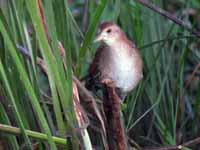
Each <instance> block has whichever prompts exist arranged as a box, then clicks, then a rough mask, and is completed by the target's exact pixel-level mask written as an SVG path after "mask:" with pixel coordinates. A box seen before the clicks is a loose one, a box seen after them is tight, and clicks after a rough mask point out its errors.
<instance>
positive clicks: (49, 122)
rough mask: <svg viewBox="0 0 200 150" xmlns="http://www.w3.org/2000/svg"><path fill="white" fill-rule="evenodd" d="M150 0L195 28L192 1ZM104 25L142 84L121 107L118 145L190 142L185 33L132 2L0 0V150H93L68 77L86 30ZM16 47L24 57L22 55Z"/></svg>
mask: <svg viewBox="0 0 200 150" xmlns="http://www.w3.org/2000/svg"><path fill="white" fill-rule="evenodd" d="M152 2H153V3H154V4H155V5H156V6H158V7H160V8H162V9H165V10H167V11H168V12H170V13H171V14H174V15H176V16H177V18H179V19H181V20H183V21H184V23H186V24H188V25H189V27H190V28H191V29H199V30H200V15H199V10H200V2H199V1H198V0H191V1H188V0H175V1H173V0H153V1H152ZM105 20H109V21H114V22H116V23H117V24H118V25H120V26H121V27H122V29H123V30H124V32H125V33H126V34H127V36H128V37H129V38H130V39H132V40H134V41H135V43H136V45H137V47H138V48H139V49H140V52H141V55H142V57H143V60H144V78H143V80H142V82H141V83H140V85H139V86H138V87H137V88H136V89H135V90H134V91H133V92H132V93H130V95H129V96H128V97H127V98H126V100H125V102H124V103H123V104H122V112H123V116H125V117H123V120H124V124H125V125H124V127H125V130H126V134H127V141H128V146H129V147H131V148H133V147H134V148H136V149H142V148H144V147H162V146H169V145H171V146H172V145H180V144H182V143H185V142H187V141H189V140H191V139H195V138H197V137H198V136H199V133H200V127H199V121H200V116H199V114H200V113H199V108H200V67H198V66H200V50H199V49H200V40H199V39H198V38H197V37H196V36H195V35H192V34H191V33H190V32H188V31H187V30H185V29H184V28H182V27H181V26H179V25H177V24H174V23H173V22H172V21H170V20H169V19H167V18H164V17H163V16H161V15H159V14H158V13H157V12H154V11H152V10H150V9H149V8H146V7H145V6H143V5H141V4H140V3H139V2H137V0H123V1H122V0H96V1H95V0H69V1H66V0H43V1H41V0H0V149H9V150H17V149H35V148H37V149H41V150H43V149H69V150H71V149H79V148H80V147H79V146H80V145H81V146H83V147H85V148H86V149H91V143H93V146H94V147H95V148H97V149H98V148H99V149H103V139H102V138H103V136H99V135H96V133H95V134H94V131H93V130H90V129H88V128H86V129H85V128H84V125H83V126H80V124H79V123H80V122H79V120H77V117H76V109H74V108H75V107H74V102H73V99H74V93H73V92H72V91H73V76H76V77H77V78H79V79H80V78H82V77H84V76H85V75H86V74H87V69H88V65H89V62H90V61H91V59H92V58H93V55H94V53H95V50H96V47H97V45H96V44H94V43H93V39H94V36H95V34H96V28H97V26H98V24H99V23H100V22H102V21H105ZM59 41H60V42H61V43H62V45H63V47H64V49H65V54H66V56H65V58H63V55H62V54H61V53H60V49H61V48H60V47H59V46H60V45H59ZM17 45H18V46H19V45H20V46H23V47H24V48H26V49H27V50H28V51H29V56H30V57H29V58H28V59H27V56H24V55H22V53H21V52H20V51H19V50H18V49H17ZM37 56H38V57H40V58H42V59H43V62H44V64H45V72H44V70H43V69H44V68H43V69H42V68H41V66H40V65H38V58H37ZM63 61H64V64H63ZM65 64H66V66H65ZM195 68H196V69H195ZM97 103H98V104H99V100H97ZM95 106H96V105H95ZM81 109H82V108H81ZM95 109H97V108H96V107H95ZM83 110H85V111H86V112H87V108H86V107H84V105H83ZM88 118H89V119H90V118H91V116H89V115H88ZM86 120H87V117H86ZM86 122H88V120H87V121H86ZM89 124H90V125H91V126H92V127H94V128H95V127H96V128H98V127H99V126H98V125H97V123H95V121H94V120H90V121H89ZM99 130H101V129H99ZM99 132H102V131H99ZM83 133H84V134H83ZM100 135H101V134H100ZM80 143H81V144H80ZM94 143H95V144H94ZM199 143H200V142H199ZM79 144H80V145H79ZM198 147H199V146H198V144H196V145H195V144H193V146H188V147H187V146H186V147H185V149H197V148H198Z"/></svg>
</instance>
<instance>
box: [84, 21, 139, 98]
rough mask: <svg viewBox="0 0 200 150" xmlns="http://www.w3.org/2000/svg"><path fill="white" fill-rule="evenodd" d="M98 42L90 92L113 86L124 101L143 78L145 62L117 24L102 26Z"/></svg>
mask: <svg viewBox="0 0 200 150" xmlns="http://www.w3.org/2000/svg"><path fill="white" fill-rule="evenodd" d="M96 41H100V42H101V44H100V46H99V47H98V49H97V51H96V54H95V57H94V59H93V61H92V63H91V65H90V68H89V80H88V81H87V83H86V86H87V87H88V88H90V89H91V88H93V89H94V88H96V87H99V85H100V86H101V85H102V84H110V85H111V86H114V87H116V89H118V94H119V96H120V97H121V98H123V97H124V96H125V95H126V94H127V93H128V92H130V91H131V90H132V89H133V88H135V87H136V86H137V84H138V83H139V81H140V80H141V78H142V59H141V56H140V53H139V51H138V49H137V48H136V46H135V44H134V43H133V42H131V41H130V40H129V39H128V38H127V37H126V35H125V33H124V32H123V31H122V30H121V29H120V28H119V27H118V26H117V25H116V24H114V23H113V22H104V23H102V24H101V25H100V26H99V31H98V35H97V37H96Z"/></svg>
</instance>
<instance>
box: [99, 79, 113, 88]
mask: <svg viewBox="0 0 200 150" xmlns="http://www.w3.org/2000/svg"><path fill="white" fill-rule="evenodd" d="M101 83H102V84H105V85H107V86H109V87H114V86H115V84H114V82H113V80H111V79H109V78H106V79H103V80H102V81H101Z"/></svg>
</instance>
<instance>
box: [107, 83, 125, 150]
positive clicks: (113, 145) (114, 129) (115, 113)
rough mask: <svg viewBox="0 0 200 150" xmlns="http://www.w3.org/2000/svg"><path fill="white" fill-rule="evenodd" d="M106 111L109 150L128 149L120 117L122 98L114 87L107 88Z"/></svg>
mask: <svg viewBox="0 0 200 150" xmlns="http://www.w3.org/2000/svg"><path fill="white" fill-rule="evenodd" d="M103 103H104V111H105V114H106V123H107V124H106V129H107V130H106V131H107V136H108V142H109V149H111V150H112V149H118V150H125V149H126V140H125V131H124V127H123V123H122V121H121V117H120V116H121V115H120V112H121V111H120V110H121V109H120V98H119V97H118V95H117V94H116V91H115V88H114V87H109V86H107V85H106V86H105V92H104V100H103Z"/></svg>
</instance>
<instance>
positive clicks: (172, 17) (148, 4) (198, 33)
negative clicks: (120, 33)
mask: <svg viewBox="0 0 200 150" xmlns="http://www.w3.org/2000/svg"><path fill="white" fill-rule="evenodd" d="M136 1H137V2H139V3H140V4H142V5H144V6H145V7H148V8H150V9H151V10H153V11H155V12H157V13H159V14H160V15H162V16H164V17H166V18H168V19H169V20H171V21H173V22H174V23H176V24H178V25H179V26H181V27H183V28H184V29H186V30H188V31H189V32H191V33H192V34H194V35H196V36H197V37H200V31H197V30H193V29H192V28H191V27H190V26H188V25H187V24H186V23H185V22H184V21H182V20H180V19H178V18H177V17H176V16H175V15H172V14H170V13H169V12H167V11H165V10H163V9H161V8H160V7H158V6H156V5H154V4H153V3H151V2H149V1H147V0H136Z"/></svg>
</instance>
